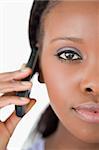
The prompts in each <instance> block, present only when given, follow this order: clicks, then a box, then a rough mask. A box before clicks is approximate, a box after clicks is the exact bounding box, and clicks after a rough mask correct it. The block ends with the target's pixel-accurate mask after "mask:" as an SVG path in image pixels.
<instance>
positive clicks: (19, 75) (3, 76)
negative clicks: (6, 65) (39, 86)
mask: <svg viewBox="0 0 99 150" xmlns="http://www.w3.org/2000/svg"><path fill="white" fill-rule="evenodd" d="M31 74H32V70H31V69H30V68H28V67H26V68H24V69H23V68H22V69H20V70H17V71H14V72H6V73H0V81H1V82H6V81H10V80H21V79H24V78H26V77H27V76H29V75H31Z"/></svg>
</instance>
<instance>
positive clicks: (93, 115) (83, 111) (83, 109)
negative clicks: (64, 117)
mask: <svg viewBox="0 0 99 150" xmlns="http://www.w3.org/2000/svg"><path fill="white" fill-rule="evenodd" d="M72 110H73V111H74V112H75V114H76V116H77V117H79V118H80V119H81V120H84V121H86V122H89V123H99V104H96V103H83V104H81V105H79V106H75V107H72Z"/></svg>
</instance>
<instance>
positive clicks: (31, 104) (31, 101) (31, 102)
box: [25, 99, 36, 113]
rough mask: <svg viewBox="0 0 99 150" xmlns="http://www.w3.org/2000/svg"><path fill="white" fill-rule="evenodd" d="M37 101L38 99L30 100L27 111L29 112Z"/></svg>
mask: <svg viewBox="0 0 99 150" xmlns="http://www.w3.org/2000/svg"><path fill="white" fill-rule="evenodd" d="M35 103H36V99H30V102H29V103H28V104H27V105H26V109H25V112H26V113H27V112H28V111H29V110H30V109H31V108H32V107H33V106H34V104H35Z"/></svg>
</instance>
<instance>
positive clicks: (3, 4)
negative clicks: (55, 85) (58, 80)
mask: <svg viewBox="0 0 99 150" xmlns="http://www.w3.org/2000/svg"><path fill="white" fill-rule="evenodd" d="M32 3H33V0H0V73H1V72H7V71H14V70H17V69H19V68H20V67H21V65H22V64H23V63H26V62H27V60H28V58H29V55H30V51H31V50H30V46H29V41H28V20H29V13H30V9H31V5H32ZM32 81H33V87H32V92H31V97H34V98H36V99H37V103H36V104H35V106H34V107H33V108H32V109H31V110H30V112H29V113H28V114H26V116H25V117H23V118H22V120H21V121H20V123H19V124H18V126H17V127H16V129H15V131H14V133H13V135H12V137H11V139H10V141H9V143H8V150H23V149H22V146H23V144H24V142H25V140H26V138H27V136H28V135H29V133H30V131H31V129H32V127H33V125H35V123H36V120H37V118H38V117H39V115H40V114H41V113H42V111H43V110H44V109H45V107H46V106H47V104H48V101H49V98H48V95H47V90H46V86H45V84H40V83H39V82H37V76H35V77H34V78H33V80H32ZM13 108H14V105H13V106H10V107H9V108H6V110H5V108H4V109H2V110H0V118H2V120H4V119H5V118H6V112H7V113H10V112H12V111H13Z"/></svg>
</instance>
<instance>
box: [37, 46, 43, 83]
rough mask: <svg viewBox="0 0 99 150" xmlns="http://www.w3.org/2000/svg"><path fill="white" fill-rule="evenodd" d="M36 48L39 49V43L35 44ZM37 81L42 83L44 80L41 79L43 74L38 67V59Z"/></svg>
mask: <svg viewBox="0 0 99 150" xmlns="http://www.w3.org/2000/svg"><path fill="white" fill-rule="evenodd" d="M36 47H37V48H38V49H39V48H40V45H39V43H36ZM38 73H39V75H38V81H39V82H40V83H44V78H43V74H42V70H41V66H40V62H39V59H38Z"/></svg>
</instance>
